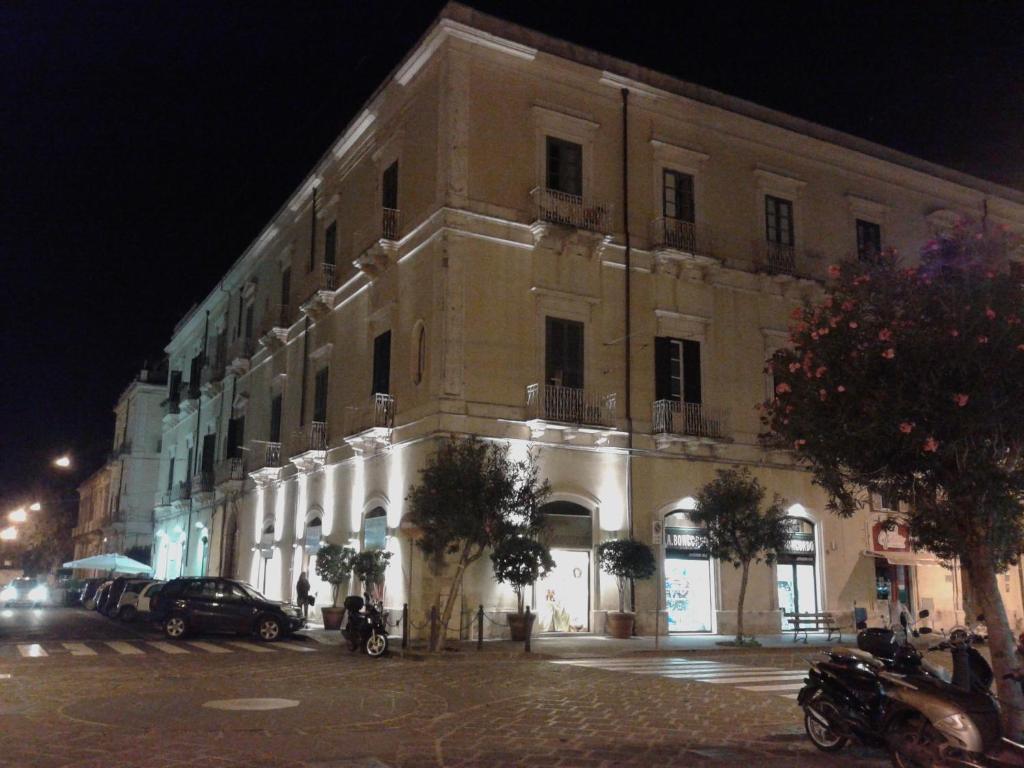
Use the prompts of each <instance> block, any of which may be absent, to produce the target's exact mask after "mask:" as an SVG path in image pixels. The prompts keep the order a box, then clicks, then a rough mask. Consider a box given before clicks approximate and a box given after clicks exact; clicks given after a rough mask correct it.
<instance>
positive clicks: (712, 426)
mask: <svg viewBox="0 0 1024 768" xmlns="http://www.w3.org/2000/svg"><path fill="white" fill-rule="evenodd" d="M651 431H652V432H653V433H654V434H656V435H685V436H689V437H707V438H715V439H722V438H725V437H728V434H729V412H728V411H726V410H724V409H721V408H709V407H707V406H706V405H704V404H702V403H682V402H679V401H678V400H656V401H655V402H654V414H653V418H652V420H651Z"/></svg>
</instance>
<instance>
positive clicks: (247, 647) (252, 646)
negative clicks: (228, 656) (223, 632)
mask: <svg viewBox="0 0 1024 768" xmlns="http://www.w3.org/2000/svg"><path fill="white" fill-rule="evenodd" d="M224 644H225V645H230V646H232V647H234V648H241V649H242V650H243V651H251V652H252V653H273V652H274V651H273V649H271V648H267V647H265V646H262V645H256V643H234V642H226V643H224Z"/></svg>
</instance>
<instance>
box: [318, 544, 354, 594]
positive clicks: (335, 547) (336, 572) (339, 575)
mask: <svg viewBox="0 0 1024 768" xmlns="http://www.w3.org/2000/svg"><path fill="white" fill-rule="evenodd" d="M355 556H356V551H355V550H354V549H352V548H351V547H343V546H341V545H340V544H325V545H324V546H322V547H320V550H319V551H318V552H317V553H316V575H317V576H319V577H320V578H321V579H323V580H324V581H326V582H327V583H328V584H330V585H331V596H332V598H333V603H332V605H334V606H335V607H337V605H338V593H339V591H340V590H341V585H342V584H344V583H345V582H346V581H348V579H349V577H350V576H351V575H352V559H353V558H354V557H355Z"/></svg>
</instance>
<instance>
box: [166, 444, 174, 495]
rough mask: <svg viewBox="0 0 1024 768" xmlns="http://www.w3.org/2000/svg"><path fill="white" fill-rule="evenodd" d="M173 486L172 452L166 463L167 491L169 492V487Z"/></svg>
mask: <svg viewBox="0 0 1024 768" xmlns="http://www.w3.org/2000/svg"><path fill="white" fill-rule="evenodd" d="M173 487H174V454H173V453H172V454H171V455H170V461H169V462H168V464H167V491H168V492H170V490H171V488H173Z"/></svg>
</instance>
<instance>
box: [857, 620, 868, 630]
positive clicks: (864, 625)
mask: <svg viewBox="0 0 1024 768" xmlns="http://www.w3.org/2000/svg"><path fill="white" fill-rule="evenodd" d="M867 628H868V623H867V622H866V621H858V622H857V629H867Z"/></svg>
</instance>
